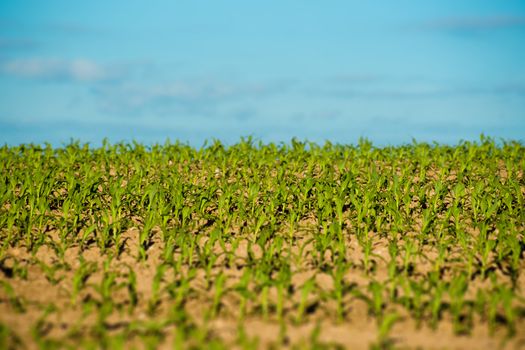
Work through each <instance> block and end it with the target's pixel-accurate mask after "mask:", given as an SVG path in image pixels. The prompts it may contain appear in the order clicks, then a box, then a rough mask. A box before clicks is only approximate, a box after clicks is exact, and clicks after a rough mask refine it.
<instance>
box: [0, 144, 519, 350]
mask: <svg viewBox="0 0 525 350" xmlns="http://www.w3.org/2000/svg"><path fill="white" fill-rule="evenodd" d="M524 170H525V146H524V145H523V144H522V143H520V142H516V141H498V142H496V141H495V140H493V139H491V138H486V137H483V136H482V137H481V138H480V140H479V141H477V142H468V141H462V142H460V143H458V144H457V145H454V146H448V145H441V144H437V143H434V144H428V143H417V142H415V141H414V142H412V143H410V144H406V145H403V146H395V147H375V146H373V144H372V143H371V142H369V141H368V140H365V139H361V140H360V141H359V143H358V144H357V145H339V144H331V143H329V142H327V143H325V144H324V145H317V144H314V143H310V142H303V141H298V140H295V139H294V140H292V141H291V142H290V143H287V144H285V143H282V144H273V143H270V144H263V143H261V142H255V141H253V140H252V139H251V138H243V139H241V141H239V142H238V143H236V144H234V145H230V146H226V145H223V144H221V143H220V142H219V141H213V142H211V143H209V144H207V145H205V146H203V147H202V148H193V147H191V146H189V145H186V144H181V143H166V144H163V145H154V146H144V145H142V144H139V143H136V142H133V143H127V144H125V143H119V144H109V143H104V144H103V145H102V146H101V147H90V146H88V145H87V144H80V143H79V142H71V143H70V144H68V145H65V146H63V147H59V148H53V147H51V146H50V145H42V146H39V145H21V146H3V147H1V148H0V176H1V179H0V198H1V202H0V349H23V348H27V349H35V348H36V349H57V348H62V349H79V348H82V349H121V348H125V349H129V348H137V349H172V348H173V349H186V348H188V349H281V348H285V349H346V348H348V349H520V348H521V349H525V258H524V250H525V242H524V235H525V178H524Z"/></svg>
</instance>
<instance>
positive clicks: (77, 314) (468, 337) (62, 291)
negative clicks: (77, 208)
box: [0, 219, 525, 349]
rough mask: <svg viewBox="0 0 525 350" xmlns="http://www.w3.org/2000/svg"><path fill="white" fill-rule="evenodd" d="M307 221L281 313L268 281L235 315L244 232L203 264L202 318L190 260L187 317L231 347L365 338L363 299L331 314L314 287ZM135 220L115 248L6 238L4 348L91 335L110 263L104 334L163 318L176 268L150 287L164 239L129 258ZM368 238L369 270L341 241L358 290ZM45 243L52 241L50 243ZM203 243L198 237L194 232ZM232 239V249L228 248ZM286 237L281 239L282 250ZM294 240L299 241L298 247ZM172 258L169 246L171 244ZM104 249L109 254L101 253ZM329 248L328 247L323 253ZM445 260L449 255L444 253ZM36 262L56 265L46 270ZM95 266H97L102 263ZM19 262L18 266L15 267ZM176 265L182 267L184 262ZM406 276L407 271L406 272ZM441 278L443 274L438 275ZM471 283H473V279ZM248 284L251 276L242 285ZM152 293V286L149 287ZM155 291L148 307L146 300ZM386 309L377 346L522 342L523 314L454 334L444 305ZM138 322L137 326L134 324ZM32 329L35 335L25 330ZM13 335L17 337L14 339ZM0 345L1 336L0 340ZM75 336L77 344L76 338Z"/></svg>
mask: <svg viewBox="0 0 525 350" xmlns="http://www.w3.org/2000/svg"><path fill="white" fill-rule="evenodd" d="M314 224H315V222H314V221H313V220H312V219H308V220H305V221H304V222H301V225H299V229H298V231H297V237H299V238H298V239H297V241H295V243H294V244H293V246H292V247H291V249H290V251H291V257H290V259H291V261H292V266H291V268H292V280H291V281H292V286H291V292H290V293H288V294H287V295H288V297H287V299H286V300H285V301H284V304H283V310H284V314H283V317H282V318H279V317H278V315H277V313H276V312H275V307H276V305H275V300H277V298H278V291H277V290H276V289H275V288H273V287H272V288H270V289H269V291H268V295H269V300H270V306H269V308H270V312H269V314H268V317H267V318H265V317H263V316H261V315H262V313H261V312H260V309H258V308H259V307H260V302H259V300H260V299H259V296H258V295H255V296H254V297H253V298H252V299H250V300H248V302H247V303H246V311H245V315H240V314H239V312H240V311H239V310H240V307H239V305H240V304H241V300H240V296H239V293H238V292H237V291H235V290H234V288H235V286H236V285H237V284H238V283H239V281H240V280H241V278H242V276H243V273H244V271H245V266H246V259H247V258H248V256H249V254H250V252H249V250H250V249H249V246H250V245H249V244H248V241H249V239H250V238H249V237H247V238H246V239H245V240H243V241H242V242H241V244H239V246H238V247H232V246H231V245H227V246H226V247H225V248H226V249H227V250H232V251H233V253H234V257H235V258H234V265H233V266H228V264H226V258H225V256H224V255H220V257H219V258H218V260H217V261H216V262H215V264H214V267H213V268H212V269H211V270H210V272H209V273H210V274H211V275H212V276H217V275H218V274H219V273H220V272H222V273H224V275H225V276H226V281H225V287H226V292H225V294H224V296H223V298H222V299H221V307H220V309H219V313H218V314H217V315H216V316H215V317H211V318H209V319H208V317H207V316H206V315H207V313H208V312H209V310H210V308H211V305H212V303H213V289H209V288H208V286H207V282H206V273H205V271H204V270H203V269H201V270H199V271H198V273H197V275H196V276H195V278H194V279H193V280H192V281H191V283H190V288H191V290H192V293H190V297H189V298H188V299H187V300H185V303H184V306H183V307H184V309H185V311H186V313H187V315H189V317H191V319H192V320H194V322H195V325H196V327H197V328H201V329H205V330H206V331H207V337H208V338H210V339H220V340H222V341H223V342H224V343H226V344H229V346H230V347H234V348H235V347H237V346H236V345H235V344H238V341H237V340H238V339H239V337H240V335H241V334H242V332H245V334H246V338H247V339H252V340H253V339H256V341H257V342H258V348H272V347H273V348H282V347H289V348H292V347H296V346H298V347H300V348H302V347H309V346H311V345H313V344H314V342H318V343H320V344H325V345H328V346H329V347H330V346H332V347H334V348H337V347H338V346H339V347H342V348H348V349H367V348H369V347H370V346H371V344H374V343H377V342H378V321H377V317H375V316H374V315H372V314H371V313H370V310H369V307H368V305H367V303H365V302H364V301H363V300H361V299H359V298H357V297H356V296H355V295H352V294H350V293H347V294H346V295H345V296H344V298H343V302H344V311H345V314H344V317H343V319H342V320H339V321H337V317H336V315H337V306H336V304H335V301H334V300H333V298H332V299H330V298H325V299H323V298H322V295H323V293H325V294H326V293H331V292H333V290H334V281H333V279H332V277H331V274H330V271H320V270H319V268H317V267H314V263H313V254H312V251H313V243H312V240H311V238H313V234H314V233H313V232H312V230H311V229H310V228H311V227H312V225H314ZM138 235H139V231H138V229H136V228H134V229H130V230H128V231H126V232H125V233H124V234H123V237H122V238H123V239H124V241H125V244H124V249H123V250H122V252H121V253H120V254H118V255H117V254H113V253H111V252H110V253H106V254H102V253H101V251H100V249H99V248H98V247H97V246H96V245H95V244H90V245H88V246H87V247H85V248H84V249H83V250H81V249H80V248H79V247H78V246H72V247H69V248H68V249H67V250H66V251H65V252H64V255H63V256H61V254H60V249H59V248H60V239H59V238H58V237H57V236H56V235H53V234H49V242H48V244H46V245H43V246H42V247H40V248H39V250H38V251H37V252H36V254H34V255H32V254H30V253H28V252H27V251H26V249H25V248H23V247H15V248H9V249H8V250H7V252H6V254H5V255H4V258H3V262H2V272H1V273H0V280H1V281H5V282H7V284H8V285H9V286H11V287H12V290H13V292H14V293H9V292H8V289H9V288H1V289H0V323H1V324H3V325H4V326H5V329H9V331H8V333H9V332H10V334H12V335H11V336H9V335H8V336H7V338H8V339H9V340H8V341H7V342H6V344H8V345H11V346H13V347H14V348H19V347H20V348H28V349H33V348H39V347H41V346H42V345H41V344H40V345H39V343H38V341H37V340H38V339H47V340H49V339H59V340H61V341H62V342H63V343H66V344H70V345H71V346H73V347H75V346H76V345H75V344H77V340H78V339H81V338H82V339H93V341H95V342H96V339H97V338H96V325H97V317H96V316H95V313H93V312H90V310H89V307H88V306H86V305H92V307H94V308H96V307H100V305H102V304H103V297H102V296H101V293H99V292H98V291H97V288H98V286H100V283H101V280H102V278H103V274H104V269H106V272H107V273H110V272H111V273H114V274H115V276H116V279H115V283H114V285H113V286H112V287H111V299H112V300H113V302H114V305H115V310H113V311H112V312H111V314H110V315H109V317H108V318H107V319H105V320H104V323H103V326H104V327H106V330H109V332H110V334H113V333H114V334H119V332H121V331H122V330H124V329H130V325H131V324H133V325H134V327H131V328H132V329H134V330H135V331H134V332H131V333H128V334H127V335H126V338H127V339H126V340H125V343H124V344H125V346H126V347H133V346H137V347H138V348H142V347H143V345H142V341H141V337H137V336H136V334H142V335H144V334H146V335H147V334H148V333H147V331H146V330H147V328H148V325H151V324H154V323H155V322H157V323H159V322H163V320H165V319H167V317H168V315H169V313H170V310H171V308H172V307H173V300H174V297H173V296H171V295H169V293H167V292H166V288H164V287H166V286H168V285H169V284H170V283H174V282H176V279H177V278H178V277H179V276H178V275H176V274H175V273H174V271H171V270H170V269H172V268H167V270H166V271H164V275H163V277H162V279H160V288H159V291H158V292H157V294H156V293H155V291H154V288H153V286H154V280H155V275H156V273H157V266H159V265H160V264H161V263H162V261H163V257H162V253H163V250H164V243H162V239H161V237H160V235H161V233H160V232H157V234H156V236H155V238H154V242H153V244H152V246H151V247H150V248H149V249H148V251H147V259H146V260H145V261H140V259H138V256H139V251H138ZM370 236H371V239H372V240H373V253H374V256H373V257H372V258H371V264H372V266H373V272H370V273H371V274H372V275H370V274H369V275H367V274H366V273H365V272H364V270H363V265H362V264H363V256H364V255H363V252H362V249H361V248H360V246H359V244H358V243H357V241H356V240H355V239H351V240H349V242H348V253H347V254H349V257H350V261H352V262H353V264H352V266H351V267H350V269H349V270H348V272H347V273H346V274H345V276H344V280H345V282H346V283H347V285H355V286H358V287H362V289H363V290H366V286H367V285H368V283H369V281H370V280H371V276H372V277H373V279H374V280H377V281H379V282H382V281H386V279H387V278H388V265H387V263H386V261H388V260H389V259H388V242H387V241H386V239H384V238H381V237H379V236H378V235H375V234H374V233H372V232H371V233H370ZM52 242H54V243H55V246H56V247H57V249H52V248H50V247H51V246H53V244H51V243H52ZM200 243H201V244H204V243H205V239H202V240H201V241H200ZM234 248H235V249H234ZM288 248H290V247H288V246H286V247H284V248H283V252H284V251H286V250H287V249H288ZM301 248H302V249H301ZM214 249H215V250H216V252H217V254H220V253H221V252H222V251H223V249H224V248H223V247H220V246H219V245H218V244H217V245H216V246H215V247H214ZM251 251H252V253H251V254H253V256H254V257H255V259H258V258H260V256H261V255H262V254H263V251H262V249H261V248H260V247H259V246H257V245H252V248H251ZM174 254H175V258H176V257H177V254H179V253H178V252H175V253H174ZM112 255H114V256H115V257H114V258H111V256H112ZM436 255H437V253H436V252H435V251H431V250H430V251H428V252H426V256H427V258H428V259H430V260H433V259H434V258H435V256H436ZM331 258H332V256H331V253H330V251H328V252H327V253H326V254H325V256H324V259H326V260H327V261H329V260H330V259H331ZM80 259H84V260H85V262H87V264H88V265H90V266H92V267H93V270H92V274H90V275H89V276H88V277H87V278H86V279H85V281H84V287H83V288H81V289H80V291H79V292H78V295H76V296H75V295H74V289H73V288H74V287H73V284H74V283H73V281H74V278H75V274H76V272H77V271H78V268H79V266H80V264H81V260H80ZM449 263H451V262H449ZM46 266H57V269H56V272H55V273H54V274H52V273H51V272H49V271H48V270H49V269H48V268H47V267H46ZM104 266H105V267H104ZM413 266H414V269H415V270H414V271H413V274H414V276H417V274H420V275H421V276H425V273H426V272H428V269H429V268H430V266H431V264H429V263H428V261H427V260H425V259H424V258H422V257H417V258H415V260H414V261H413ZM24 270H26V271H27V275H25V274H24V273H21V272H19V271H24ZM130 270H133V271H134V273H135V274H136V280H137V296H138V299H137V305H136V307H135V308H131V307H130V305H131V304H132V302H133V301H132V297H131V294H130V292H129V290H128V288H127V287H126V286H125V283H126V281H127V280H128V279H129V276H130ZM182 271H187V270H185V268H184V266H183V267H182ZM415 278H416V277H415ZM444 278H446V274H445V275H444ZM310 280H313V281H314V284H315V286H316V289H315V290H316V291H315V292H314V293H311V295H309V296H308V298H307V302H306V310H307V311H306V312H305V317H304V318H303V319H301V320H298V317H297V316H298V315H297V312H298V311H297V309H298V308H297V305H298V304H299V303H300V301H301V287H302V286H303V285H305V283H307V281H310ZM524 282H525V281H524V279H523V278H520V280H519V281H518V283H519V285H520V290H522V291H523V290H525V283H524ZM476 283H477V284H476ZM483 283H484V282H482V281H480V282H475V283H470V284H469V290H468V291H467V295H466V298H471V297H472V298H473V297H474V296H475V293H474V292H475V290H476V288H482V287H483ZM248 288H249V289H252V290H253V285H251V284H250V285H248ZM155 294H156V295H155ZM154 299H156V300H157V302H156V303H154V306H153V308H152V300H154ZM386 311H388V312H391V313H392V312H395V313H397V314H398V315H399V320H398V321H397V322H396V323H395V325H394V327H393V329H392V331H391V332H390V334H389V337H388V339H387V340H386V341H385V342H384V344H383V345H382V346H383V348H387V347H388V346H393V347H396V348H406V349H520V348H524V349H525V324H523V323H522V324H517V329H516V335H515V336H514V337H511V338H509V337H508V336H507V335H508V334H507V330H506V329H505V328H504V327H496V329H495V330H494V331H493V332H492V333H491V332H489V327H488V326H487V322H486V321H484V320H480V319H479V318H477V317H474V319H473V320H472V322H471V328H470V329H469V330H466V331H464V332H463V333H462V334H457V333H456V332H454V330H453V325H452V321H451V319H450V316H449V315H447V314H445V315H444V316H443V318H442V320H441V321H440V322H439V323H438V325H437V328H436V329H432V328H430V326H429V325H428V324H427V323H425V322H423V323H422V324H420V325H418V324H416V322H415V321H414V319H413V317H412V316H411V315H410V314H409V313H408V312H407V310H406V309H404V308H401V307H398V306H387V310H386ZM159 328H160V332H161V333H162V338H163V340H162V341H161V342H160V343H159V344H157V346H156V347H158V348H167V349H168V348H172V347H173V344H174V342H175V341H176V334H177V326H176V325H175V324H172V323H170V324H166V325H165V326H161V327H159ZM141 332H142V333H141ZM35 334H38V335H39V336H35ZM18 341H20V342H18ZM0 345H1V344H0ZM77 345H78V344H77Z"/></svg>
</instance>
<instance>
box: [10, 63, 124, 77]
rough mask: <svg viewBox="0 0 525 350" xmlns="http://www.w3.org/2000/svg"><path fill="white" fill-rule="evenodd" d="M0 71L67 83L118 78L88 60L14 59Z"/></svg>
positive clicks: (17, 75) (112, 72) (12, 74)
mask: <svg viewBox="0 0 525 350" xmlns="http://www.w3.org/2000/svg"><path fill="white" fill-rule="evenodd" d="M0 71H1V72H2V73H4V74H7V75H11V76H16V77H20V78H26V79H37V80H51V81H65V82H99V81H107V80H113V79H115V78H117V76H118V74H116V72H114V71H111V70H110V69H109V68H107V67H104V66H102V65H100V64H98V63H96V62H93V61H91V60H87V59H74V60H56V59H41V58H31V59H14V60H9V61H4V62H3V63H1V64H0Z"/></svg>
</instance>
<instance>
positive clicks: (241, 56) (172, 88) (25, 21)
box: [0, 0, 525, 146]
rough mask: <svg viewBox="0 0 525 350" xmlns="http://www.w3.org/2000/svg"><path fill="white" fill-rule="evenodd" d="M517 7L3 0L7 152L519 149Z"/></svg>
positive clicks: (522, 119)
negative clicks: (480, 142) (103, 145)
mask: <svg viewBox="0 0 525 350" xmlns="http://www.w3.org/2000/svg"><path fill="white" fill-rule="evenodd" d="M523 62H525V2H524V1H521V0H520V1H513V0H506V1H496V0H493V1H487V0H469V1H467V0H454V1H451V0H441V1H403V0H400V1H386V0H384V1H366V2H365V1H350V0H345V1H335V0H333V1H313V0H301V1H293V0H289V1H287V0H280V1H273V0H267V1H255V0H254V1H240V0H238V1H234V0H221V1H211V0H210V1H204V0H193V1H189V0H187V1H161V0H156V1H150V2H146V1H130V0H128V1H123V0H122V1H83V2H79V1H56V0H46V1H39V0H33V1H30V0H26V1H18V0H16V1H15V0H3V1H1V2H0V144H4V143H7V144H20V143H29V142H33V143H41V142H46V141H48V142H51V143H53V144H55V145H61V144H62V143H67V142H68V141H69V140H70V139H71V138H73V139H78V140H80V141H82V142H90V143H93V144H98V143H100V141H101V140H102V139H103V138H104V137H108V138H109V140H110V141H112V142H118V141H121V140H123V141H130V140H133V139H134V140H138V141H140V142H145V143H155V142H159V143H163V142H164V141H165V140H166V139H168V138H169V139H171V140H172V141H174V140H181V141H183V142H189V143H190V144H192V145H195V146H199V145H202V144H203V142H204V140H206V139H213V138H215V139H219V140H222V141H224V142H226V143H234V142H236V141H238V140H239V139H240V137H241V136H248V135H252V136H254V137H255V138H256V139H260V140H262V141H264V142H272V141H273V142H281V141H285V142H286V141H289V140H290V139H291V138H292V137H297V138H299V139H307V140H310V141H315V142H319V143H323V142H324V141H325V140H330V141H332V142H338V143H355V142H356V141H357V140H358V138H359V137H367V138H369V139H370V140H371V141H372V142H374V143H375V144H379V145H386V144H401V143H409V142H411V140H412V138H415V139H416V140H419V141H429V142H430V141H438V142H446V143H457V142H458V141H459V140H461V139H463V140H476V139H478V137H479V135H480V133H485V134H486V135H489V136H493V137H496V138H500V137H501V138H506V139H517V140H522V141H523V140H525V136H524V135H525V64H523Z"/></svg>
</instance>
